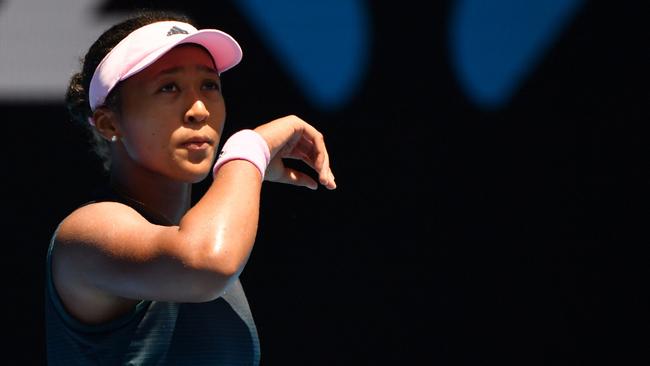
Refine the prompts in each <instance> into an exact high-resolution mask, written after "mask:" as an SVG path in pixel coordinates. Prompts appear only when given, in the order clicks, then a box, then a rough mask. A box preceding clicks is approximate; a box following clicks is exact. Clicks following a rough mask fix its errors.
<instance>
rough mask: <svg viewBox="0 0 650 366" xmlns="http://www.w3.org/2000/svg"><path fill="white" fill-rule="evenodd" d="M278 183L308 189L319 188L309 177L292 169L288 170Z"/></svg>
mask: <svg viewBox="0 0 650 366" xmlns="http://www.w3.org/2000/svg"><path fill="white" fill-rule="evenodd" d="M276 182H279V183H285V184H291V185H294V186H301V187H307V188H309V189H317V188H318V184H317V183H316V181H315V180H313V179H312V178H311V177H310V176H309V175H307V174H305V173H302V172H300V171H298V170H295V169H291V168H286V169H285V170H284V172H283V174H282V176H281V177H280V178H278V179H277V180H276Z"/></svg>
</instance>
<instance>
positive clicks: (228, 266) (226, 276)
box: [184, 249, 247, 302]
mask: <svg viewBox="0 0 650 366" xmlns="http://www.w3.org/2000/svg"><path fill="white" fill-rule="evenodd" d="M246 260H247V256H246V258H243V257H242V255H241V254H239V253H233V252H230V251H228V250H223V249H221V250H219V249H210V250H197V251H195V252H194V253H192V254H191V255H190V256H189V258H188V259H186V260H185V261H184V262H185V266H186V268H189V270H190V272H192V273H193V276H192V277H193V281H192V283H193V284H194V287H195V290H194V291H192V292H193V296H192V297H193V300H192V301H194V302H206V301H212V300H214V299H216V298H218V297H220V296H222V295H223V293H224V291H225V290H226V289H227V288H228V286H230V285H231V284H232V283H233V282H235V281H236V280H237V278H239V275H240V273H241V272H242V270H243V268H244V265H245V262H246Z"/></svg>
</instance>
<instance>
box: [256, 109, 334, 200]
mask: <svg viewBox="0 0 650 366" xmlns="http://www.w3.org/2000/svg"><path fill="white" fill-rule="evenodd" d="M255 132H257V133H259V134H260V135H261V136H262V137H263V138H264V140H266V143H267V144H268V145H269V150H270V152H271V160H270V162H269V165H268V166H267V168H266V173H265V177H264V180H267V181H270V182H279V183H286V184H292V185H296V186H303V187H308V188H311V189H316V188H318V183H317V182H316V181H314V179H312V178H311V177H310V176H309V175H307V174H305V173H302V172H300V171H297V170H295V169H291V168H288V167H286V166H285V165H284V163H283V161H282V159H299V160H302V161H303V162H305V163H306V164H307V165H308V166H310V167H311V168H312V169H314V170H315V171H316V172H317V173H318V181H319V182H320V184H322V185H323V186H325V187H326V188H327V189H335V188H336V182H335V181H334V174H333V173H332V170H331V169H330V162H329V156H328V154H327V149H326V148H325V140H324V139H323V134H322V133H320V132H319V131H318V130H316V129H315V128H314V127H313V126H311V125H310V124H308V123H307V122H305V121H303V120H302V119H300V118H298V117H296V116H294V115H289V116H286V117H282V118H278V119H276V120H273V121H271V122H268V123H266V124H263V125H261V126H259V127H257V128H255Z"/></svg>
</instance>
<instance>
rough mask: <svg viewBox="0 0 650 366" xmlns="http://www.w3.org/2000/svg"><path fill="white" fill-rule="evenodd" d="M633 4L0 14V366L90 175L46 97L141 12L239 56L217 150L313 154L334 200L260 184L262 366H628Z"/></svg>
mask: <svg viewBox="0 0 650 366" xmlns="http://www.w3.org/2000/svg"><path fill="white" fill-rule="evenodd" d="M643 3H644V2H633V1H627V2H626V1H621V2H587V1H578V0H554V1H550V0H548V1H547V0H534V1H532V0H531V1H527V2H520V1H515V0H494V1H490V2H484V1H480V0H455V1H437V2H433V3H430V2H429V3H427V2H400V3H398V2H387V1H372V2H371V1H360V0H357V1H355V0H336V1H324V0H322V1H310V2H299V1H289V0H282V1H280V0H274V1H261V0H241V1H212V2H199V1H190V2H188V1H183V2H176V1H141V0H136V1H126V0H113V1H101V0H95V1H88V0H61V1H37V0H0V111H1V112H2V118H3V121H4V122H5V126H6V127H7V129H5V132H4V139H3V141H4V143H3V144H2V148H3V154H2V156H3V165H4V167H5V168H4V169H2V172H3V173H2V181H3V183H2V188H3V195H4V196H5V197H6V198H5V200H6V201H5V202H7V203H8V207H7V209H6V210H5V211H4V212H5V219H4V220H3V225H4V227H3V232H4V233H5V234H4V235H5V236H4V238H5V239H4V240H3V242H4V247H5V249H6V250H7V253H6V255H5V256H4V258H5V261H4V263H5V264H4V266H3V272H4V278H5V286H6V287H7V290H6V291H5V295H4V306H5V307H6V309H5V311H4V312H3V313H4V321H3V323H4V324H5V340H4V341H3V348H4V352H3V354H4V358H5V359H6V360H7V361H6V362H7V364H42V363H44V362H45V361H44V352H45V349H44V328H43V306H42V305H43V292H44V287H43V285H44V269H45V266H44V264H45V262H44V259H45V251H46V248H47V244H48V240H49V238H50V235H51V234H52V231H53V230H54V228H55V227H56V225H57V223H58V222H59V220H61V219H62V218H63V217H64V216H65V215H66V214H67V213H68V212H70V211H71V210H72V209H74V208H75V207H77V205H79V204H80V203H82V202H83V201H84V200H85V199H86V198H87V197H88V195H89V194H90V191H91V189H92V188H93V186H94V185H96V184H98V183H101V182H102V181H103V180H104V179H105V177H104V176H103V175H102V172H101V169H100V163H99V161H98V160H97V159H96V158H95V157H94V156H93V154H92V153H91V152H90V151H89V145H88V144H87V143H86V137H85V134H84V132H83V130H81V129H79V128H77V127H75V126H74V125H73V124H72V123H70V122H69V121H68V117H67V116H66V113H65V108H64V105H63V103H62V99H63V94H64V91H65V88H66V86H67V79H68V78H69V76H70V75H71V74H72V73H73V72H74V71H75V70H76V69H77V67H78V64H77V59H78V57H80V56H81V55H83V53H84V52H85V50H87V48H88V47H89V46H90V43H91V42H92V41H93V40H94V39H95V38H96V37H97V36H98V35H99V34H100V33H101V32H102V31H103V30H104V29H106V28H108V26H109V25H110V24H111V23H113V22H115V21H116V20H118V19H119V18H121V17H124V16H126V15H128V14H129V12H131V11H133V10H135V9H137V8H141V7H154V8H160V9H170V10H180V11H184V12H186V13H188V14H189V15H191V16H193V17H194V18H195V19H196V20H197V21H198V22H199V24H200V26H201V27H205V28H219V29H221V30H224V31H226V32H228V33H230V34H231V35H233V36H234V37H235V38H236V39H237V40H238V41H239V42H240V44H241V45H242V48H243V50H244V58H243V61H242V63H241V64H240V65H238V66H237V67H235V68H234V69H232V70H231V71H228V72H226V73H224V75H223V82H224V93H225V98H226V101H227V105H228V123H229V124H228V126H227V128H226V133H227V134H229V133H232V132H233V131H235V130H238V129H241V128H246V127H253V126H256V125H258V124H261V123H263V122H266V121H269V120H271V119H274V118H277V117H280V116H284V115H287V114H296V115H298V116H300V117H302V118H303V119H305V120H307V121H308V122H310V123H312V124H313V125H315V126H316V127H317V128H318V129H320V130H321V131H322V132H323V133H324V134H325V137H326V141H327V143H328V146H329V150H330V155H331V162H332V166H333V169H334V173H335V174H336V177H337V184H338V186H339V187H338V189H337V190H335V191H327V190H325V189H322V188H321V189H319V190H318V191H316V192H313V191H309V190H307V189H304V188H303V189H301V188H296V187H289V186H282V185H277V184H273V183H265V186H264V188H263V197H262V212H261V219H260V225H259V234H258V240H257V243H256V246H255V249H254V251H253V254H252V256H251V258H250V261H249V263H248V265H247V267H246V269H245V271H244V273H243V275H242V282H243V284H244V287H245V289H246V292H247V295H248V297H249V302H250V305H251V308H252V311H253V314H254V316H255V320H256V322H257V325H258V328H259V334H260V340H261V347H262V364H263V365H493V364H500V365H504V364H512V365H594V364H607V365H647V364H649V363H650V356H648V355H649V353H648V351H650V349H649V348H650V347H649V344H650V337H649V335H648V334H649V332H648V329H649V325H650V324H649V322H648V318H649V317H648V310H650V309H649V304H650V301H648V300H649V299H648V294H647V289H648V285H647V283H648V270H647V267H648V266H647V256H646V255H645V254H646V250H645V247H646V246H647V245H648V240H649V239H650V235H649V234H648V230H647V225H646V222H647V221H648V218H649V217H648V216H649V215H648V213H649V209H648V207H649V206H648V203H649V200H648V194H647V193H646V192H647V189H646V187H647V186H648V183H649V179H648V178H649V175H648V171H649V169H648V166H647V156H648V144H647V143H646V140H647V139H648V136H649V135H648V133H647V132H648V129H647V128H646V123H647V122H648V121H650V119H649V118H648V117H649V115H648V106H649V105H650V103H648V102H649V100H648V96H649V93H648V81H649V78H648V76H649V75H648V71H647V69H648V66H649V65H650V63H649V62H648V61H649V59H648V50H649V49H650V45H649V42H648V41H649V39H648V35H649V34H650V33H649V32H648V29H647V28H648V24H650V23H649V22H648V16H647V12H644V11H643V10H642V9H643V7H644V6H643ZM209 183H210V182H209V181H206V182H203V183H201V184H198V185H197V186H196V188H195V191H194V192H195V196H196V197H197V198H198V197H200V195H201V193H202V192H203V191H204V190H205V189H206V187H207V184H209Z"/></svg>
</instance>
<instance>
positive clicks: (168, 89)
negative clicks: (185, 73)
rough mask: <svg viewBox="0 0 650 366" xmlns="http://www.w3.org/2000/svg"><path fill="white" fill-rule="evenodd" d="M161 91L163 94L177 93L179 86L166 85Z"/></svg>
mask: <svg viewBox="0 0 650 366" xmlns="http://www.w3.org/2000/svg"><path fill="white" fill-rule="evenodd" d="M160 91H161V92H167V93H169V92H175V91H178V86H176V84H174V83H169V84H165V85H163V87H162V88H160Z"/></svg>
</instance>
